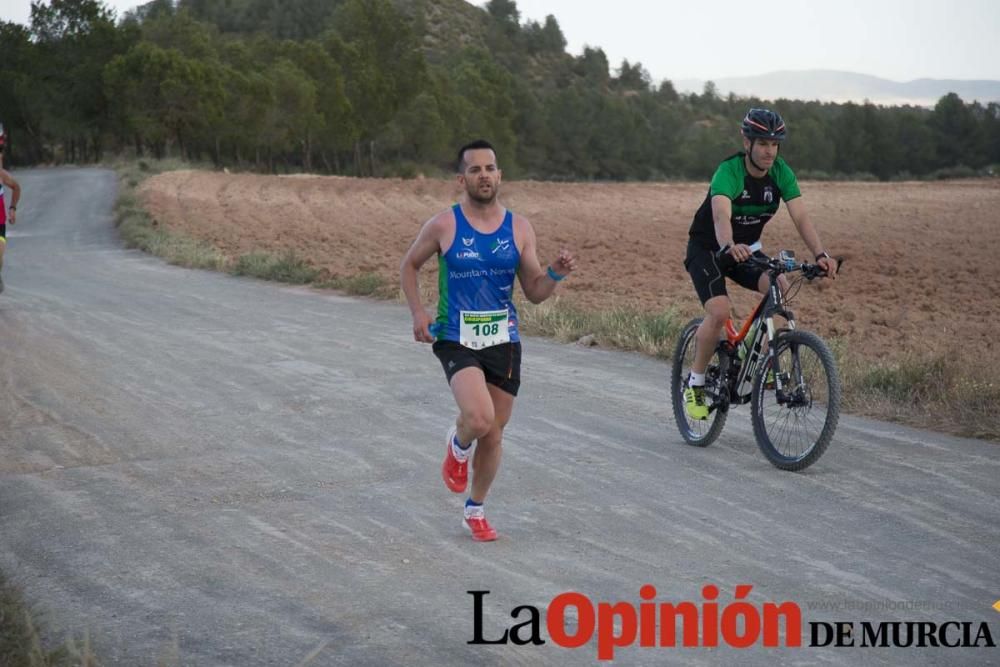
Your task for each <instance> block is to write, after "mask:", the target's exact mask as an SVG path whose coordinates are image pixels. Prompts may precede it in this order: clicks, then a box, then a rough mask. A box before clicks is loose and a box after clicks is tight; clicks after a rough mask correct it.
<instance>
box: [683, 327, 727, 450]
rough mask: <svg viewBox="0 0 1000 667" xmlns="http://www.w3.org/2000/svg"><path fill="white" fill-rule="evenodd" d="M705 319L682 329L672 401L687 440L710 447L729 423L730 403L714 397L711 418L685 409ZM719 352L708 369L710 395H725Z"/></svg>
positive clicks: (711, 404) (710, 404) (693, 443)
mask: <svg viewBox="0 0 1000 667" xmlns="http://www.w3.org/2000/svg"><path fill="white" fill-rule="evenodd" d="M701 321H702V318H700V317H699V318H697V319H694V320H691V321H690V322H688V324H687V326H685V327H684V330H683V331H682V332H681V335H680V340H678V341H677V348H676V349H675V350H674V359H673V364H672V367H671V370H670V402H671V403H672V404H673V408H674V421H675V422H676V423H677V428H678V429H679V430H680V432H681V437H682V438H684V442H686V443H687V444H689V445H694V446H695V447H707V446H709V445H710V444H712V443H713V442H715V439H716V438H718V437H719V433H721V432H722V427H723V426H725V425H726V415H727V408H728V406H724V405H721V404H720V402H719V401H718V400H716V399H710V400H711V402H710V403H709V413H708V419H701V420H699V419H691V418H690V417H688V415H687V411H686V410H685V409H684V388H685V386H686V383H687V377H688V374H689V373H690V372H691V364H693V363H694V354H695V344H696V341H695V333H696V332H697V331H698V326H699V325H701ZM720 361H721V360H720V358H719V352H718V351H717V350H716V352H715V354H714V356H713V357H712V359H711V361H709V363H708V369H707V370H706V371H705V389H706V393H708V394H709V395H710V396H721V395H723V393H722V392H725V391H726V388H725V386H724V384H725V383H724V381H723V379H722V372H721V370H720Z"/></svg>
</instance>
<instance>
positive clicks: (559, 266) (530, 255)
mask: <svg viewBox="0 0 1000 667" xmlns="http://www.w3.org/2000/svg"><path fill="white" fill-rule="evenodd" d="M519 222H520V223H521V224H520V226H521V233H522V234H523V239H524V245H523V247H522V248H521V263H520V264H519V265H518V267H517V277H518V278H519V279H520V281H521V289H523V290H524V295H525V296H526V297H528V301H530V302H531V303H541V302H542V301H545V300H546V299H548V298H549V297H550V296H552V293H553V292H554V291H555V290H556V285H557V284H558V282H559V281H558V280H556V279H555V278H553V277H552V274H555V275H556V276H559V280H562V279H563V278H565V277H566V276H568V275H569V274H570V272H572V271H573V269H575V268H576V258H574V257H573V254H572V253H571V252H569V251H568V250H566V249H565V248H564V249H562V250H560V251H559V256H558V257H557V258H556V259H555V260H554V261H553V262H552V263H551V264H549V265H548V266H547V267H546V268H544V269H543V268H542V265H541V264H539V263H538V253H537V250H536V242H535V230H534V229H532V227H531V223H529V222H528V221H527V220H525V219H523V218H521V219H520V220H519ZM550 269H551V272H552V273H551V274H550V273H549V270H550Z"/></svg>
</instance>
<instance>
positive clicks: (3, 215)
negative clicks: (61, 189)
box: [0, 123, 21, 292]
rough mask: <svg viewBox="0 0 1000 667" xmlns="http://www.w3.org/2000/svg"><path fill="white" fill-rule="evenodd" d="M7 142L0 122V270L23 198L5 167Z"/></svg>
mask: <svg viewBox="0 0 1000 667" xmlns="http://www.w3.org/2000/svg"><path fill="white" fill-rule="evenodd" d="M5 143H6V137H5V136H4V131H3V123H0V271H2V270H3V254H4V251H5V250H6V249H7V223H10V224H12V225H13V224H14V223H16V222H17V202H18V200H20V199H21V186H20V185H19V184H18V182H17V181H16V180H14V177H13V176H11V175H10V174H9V173H8V172H7V171H6V170H5V169H4V168H3V151H4V147H5ZM5 186H6V187H7V188H10V209H9V210H10V212H9V213H8V206H7V201H6V197H5V194H6V193H5ZM0 292H3V276H2V275H0Z"/></svg>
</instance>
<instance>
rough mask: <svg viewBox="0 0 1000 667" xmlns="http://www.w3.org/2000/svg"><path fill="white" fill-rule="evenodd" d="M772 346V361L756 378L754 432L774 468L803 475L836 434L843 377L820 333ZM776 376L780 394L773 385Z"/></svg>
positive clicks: (796, 335)
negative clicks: (796, 471) (803, 471)
mask: <svg viewBox="0 0 1000 667" xmlns="http://www.w3.org/2000/svg"><path fill="white" fill-rule="evenodd" d="M772 345H773V346H774V356H773V357H770V358H769V359H768V361H767V363H764V364H762V365H761V368H760V370H759V371H758V374H757V377H755V378H754V385H753V396H752V398H751V401H750V410H751V415H752V416H751V419H752V421H753V432H754V436H755V437H756V439H757V445H758V446H759V447H760V450H761V452H763V454H764V456H766V457H767V460H768V461H770V462H771V463H772V464H773V465H774V466H776V467H778V468H781V469H782V470H803V469H805V468H807V467H809V466H811V465H812V464H813V463H815V462H816V461H817V460H818V459H819V457H821V456H822V455H823V452H824V451H826V448H827V447H828V446H829V445H830V441H831V440H832V439H833V433H834V431H836V430H837V420H838V419H839V418H840V376H839V374H838V373H837V364H836V362H835V361H834V359H833V353H832V352H831V351H830V348H829V347H827V345H826V343H824V342H823V339H822V338H820V337H819V336H817V335H816V334H813V333H810V332H808V331H790V332H787V333H783V334H781V335H780V336H779V337H778V339H777V341H776V342H773V343H772ZM772 370H773V371H774V373H773V374H772V373H771V371H772ZM775 376H777V377H779V378H780V379H781V389H780V390H779V389H777V387H776V386H775V384H772V383H773V381H774V379H775Z"/></svg>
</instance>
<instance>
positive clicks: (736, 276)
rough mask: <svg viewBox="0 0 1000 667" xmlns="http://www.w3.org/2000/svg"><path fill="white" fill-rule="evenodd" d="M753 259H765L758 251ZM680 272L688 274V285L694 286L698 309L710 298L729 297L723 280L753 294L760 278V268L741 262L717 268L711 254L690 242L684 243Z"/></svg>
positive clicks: (761, 270)
mask: <svg viewBox="0 0 1000 667" xmlns="http://www.w3.org/2000/svg"><path fill="white" fill-rule="evenodd" d="M754 255H755V256H757V257H762V258H764V259H767V255H765V254H764V253H762V252H760V251H759V250H758V251H757V252H755V253H754ZM684 268H685V269H687V272H688V273H689V274H691V281H692V282H693V283H694V289H695V291H696V292H697V293H698V298H699V299H701V305H705V302H706V301H708V300H709V299H711V298H714V297H717V296H728V295H729V294H728V292H726V278H729V279H730V280H733V281H735V282H736V283H737V284H738V285H740V286H741V287H745V288H747V289H748V290H752V291H754V292H756V291H757V287H758V286H759V283H760V277H761V276H762V275H763V274H764V269H763V268H761V267H759V266H754V265H753V264H747V263H745V262H744V263H742V264H730V266H728V267H726V268H720V267H719V260H717V259H716V258H715V253H714V252H713V251H711V250H709V249H708V248H705V247H704V246H701V245H698V244H697V243H694V242H693V241H689V242H688V247H687V257H685V258H684Z"/></svg>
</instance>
